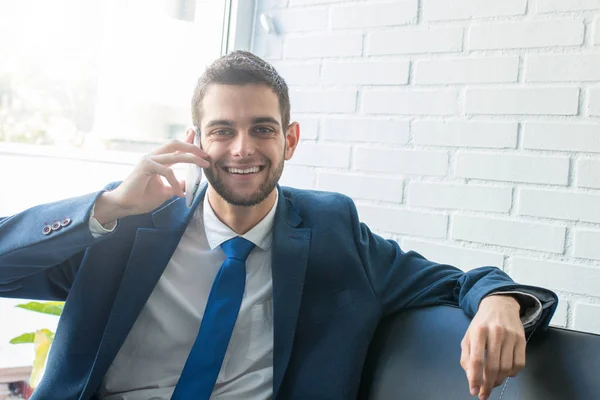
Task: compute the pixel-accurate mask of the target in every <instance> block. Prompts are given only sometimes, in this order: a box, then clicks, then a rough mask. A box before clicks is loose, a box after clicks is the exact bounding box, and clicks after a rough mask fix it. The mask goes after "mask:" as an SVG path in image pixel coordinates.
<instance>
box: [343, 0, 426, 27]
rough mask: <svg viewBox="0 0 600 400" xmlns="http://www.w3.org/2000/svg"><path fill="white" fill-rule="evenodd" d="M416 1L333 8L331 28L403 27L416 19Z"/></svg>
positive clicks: (354, 4) (407, 0)
mask: <svg viewBox="0 0 600 400" xmlns="http://www.w3.org/2000/svg"><path fill="white" fill-rule="evenodd" d="M417 11H418V1H417V0H404V1H394V2H385V3H372V4H360V3H353V4H352V5H341V6H333V7H332V8H331V28H332V29H345V28H365V27H377V26H394V25H404V24H407V23H409V22H411V21H414V20H416V19H417Z"/></svg>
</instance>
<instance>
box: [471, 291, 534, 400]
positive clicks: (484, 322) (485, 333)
mask: <svg viewBox="0 0 600 400" xmlns="http://www.w3.org/2000/svg"><path fill="white" fill-rule="evenodd" d="M519 311H520V305H519V303H518V302H517V300H515V299H514V298H513V297H511V296H507V295H491V296H488V297H486V298H484V299H483V300H482V301H481V303H480V304H479V309H478V310H477V313H476V314H475V317H474V318H473V320H472V321H471V324H470V325H469V329H467V333H466V334H465V337H464V338H463V340H462V342H461V347H462V354H461V357H460V365H461V366H462V367H463V369H464V370H465V372H466V374H467V379H468V380H469V388H470V391H471V395H473V396H476V395H479V399H481V400H487V399H488V397H489V396H490V393H491V392H492V389H493V388H494V387H495V386H498V385H500V384H501V383H502V382H503V381H504V379H506V377H508V376H511V377H513V376H516V375H517V374H518V373H519V371H521V370H522V369H523V368H524V367H525V344H526V341H525V330H524V328H523V324H522V323H521V319H520V317H519Z"/></svg>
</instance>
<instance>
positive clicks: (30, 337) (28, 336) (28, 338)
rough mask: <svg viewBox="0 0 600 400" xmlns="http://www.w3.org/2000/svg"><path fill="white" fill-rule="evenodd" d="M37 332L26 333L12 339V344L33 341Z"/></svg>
mask: <svg viewBox="0 0 600 400" xmlns="http://www.w3.org/2000/svg"><path fill="white" fill-rule="evenodd" d="M34 338H35V332H29V333H24V334H22V335H20V336H17V337H14V338H12V339H10V343H11V344H22V343H33V341H34Z"/></svg>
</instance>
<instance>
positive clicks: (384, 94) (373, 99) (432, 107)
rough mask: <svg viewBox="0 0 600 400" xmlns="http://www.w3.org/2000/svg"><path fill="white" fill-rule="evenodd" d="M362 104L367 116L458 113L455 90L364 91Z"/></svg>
mask: <svg viewBox="0 0 600 400" xmlns="http://www.w3.org/2000/svg"><path fill="white" fill-rule="evenodd" d="M362 102H363V111H364V112H365V113H367V114H403V115H454V114H456V113H458V92H457V91H456V90H435V91H431V90H411V91H406V90H404V91H398V90H388V89H365V90H363V101H362Z"/></svg>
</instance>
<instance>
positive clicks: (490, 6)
mask: <svg viewBox="0 0 600 400" xmlns="http://www.w3.org/2000/svg"><path fill="white" fill-rule="evenodd" d="M526 9H527V0H503V1H497V0H455V1H448V0H426V1H424V2H423V19H424V20H425V21H448V20H453V19H469V18H483V17H502V16H507V17H508V16H512V15H523V14H525V10H526Z"/></svg>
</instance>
